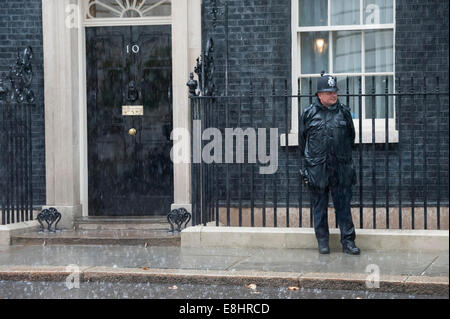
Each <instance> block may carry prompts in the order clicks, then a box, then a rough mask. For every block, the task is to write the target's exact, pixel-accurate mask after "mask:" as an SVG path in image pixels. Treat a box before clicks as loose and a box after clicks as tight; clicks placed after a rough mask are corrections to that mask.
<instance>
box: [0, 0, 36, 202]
mask: <svg viewBox="0 0 450 319" xmlns="http://www.w3.org/2000/svg"><path fill="white" fill-rule="evenodd" d="M41 1H42V0H14V1H10V0H0V8H1V9H0V76H2V77H3V76H5V75H6V74H7V72H8V70H9V65H11V64H12V63H14V62H15V59H16V56H17V51H18V50H20V52H21V53H22V52H23V49H24V48H25V47H27V46H31V47H32V48H33V62H32V66H33V74H34V79H33V85H32V89H33V91H34V94H35V95H36V105H35V107H34V109H33V112H32V116H33V119H32V121H33V124H32V134H33V135H32V138H33V158H34V160H33V192H34V194H33V196H34V204H35V205H43V204H45V136H44V70H43V50H42V9H41V4H42V2H41Z"/></svg>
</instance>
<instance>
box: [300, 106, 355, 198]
mask: <svg viewBox="0 0 450 319" xmlns="http://www.w3.org/2000/svg"><path fill="white" fill-rule="evenodd" d="M354 143H355V127H354V125H353V120H352V116H351V113H350V109H349V108H348V107H347V106H345V105H344V104H341V103H340V102H339V100H338V102H337V103H336V104H335V105H332V106H330V107H325V106H323V105H322V104H321V103H320V101H319V99H317V100H316V102H315V103H313V104H312V105H310V106H309V107H307V108H306V109H305V110H304V112H303V114H302V116H301V119H300V123H299V144H300V154H301V156H302V168H301V172H304V175H305V177H306V178H307V180H308V183H309V186H310V187H311V188H312V189H313V190H314V189H318V190H323V189H325V188H326V187H327V186H329V185H330V184H333V185H340V186H350V185H353V184H355V183H356V172H355V169H354V167H353V160H352V149H353V148H354Z"/></svg>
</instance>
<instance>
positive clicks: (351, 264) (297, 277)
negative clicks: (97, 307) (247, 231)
mask: <svg viewBox="0 0 450 319" xmlns="http://www.w3.org/2000/svg"><path fill="white" fill-rule="evenodd" d="M69 265H76V266H77V267H79V268H80V288H79V289H72V290H70V289H68V288H67V287H66V285H65V282H64V281H65V280H66V279H67V278H68V276H69V275H70V274H71V272H72V271H73V270H68V269H67V266H69ZM374 269H376V270H377V271H378V274H379V275H380V278H381V279H380V283H381V289H366V288H367V278H368V276H369V275H370V274H372V272H373V271H374ZM448 276H449V255H448V252H446V253H443V252H436V253H433V252H422V253H417V252H405V251H385V252H381V251H363V252H362V254H361V255H360V256H351V255H346V254H343V253H342V252H340V251H332V252H331V254H329V255H320V254H319V253H318V252H317V251H316V250H315V249H262V248H253V249H242V248H187V247H183V248H182V247H177V246H149V247H145V246H136V245H133V246H122V245H72V246H70V245H40V246H28V245H25V246H8V247H4V246H3V247H0V298H82V299H83V298H139V299H142V298H156V299H157V298H174V299H177V298H187V299H189V298H227V299H228V298H245V299H247V298H257V299H260V298H284V299H289V298H308V299H312V298H338V299H340V298H345V299H355V298H361V299H378V298H381V299H389V298H393V299H398V298H401V299H409V298H441V296H445V297H444V298H448ZM2 280H3V281H2ZM249 283H255V284H257V285H258V289H257V290H249V289H248V288H246V287H245V285H246V284H249ZM171 285H177V286H178V289H169V287H170V286H171ZM289 286H298V287H299V289H298V290H296V291H290V290H288V289H287V288H288V287H289ZM377 288H379V287H377ZM432 295H433V296H432Z"/></svg>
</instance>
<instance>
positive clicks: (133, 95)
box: [127, 81, 139, 102]
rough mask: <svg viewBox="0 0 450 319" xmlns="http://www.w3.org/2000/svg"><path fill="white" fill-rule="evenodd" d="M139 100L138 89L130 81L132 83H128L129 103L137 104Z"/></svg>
mask: <svg viewBox="0 0 450 319" xmlns="http://www.w3.org/2000/svg"><path fill="white" fill-rule="evenodd" d="M137 99H139V91H138V90H137V88H136V83H135V82H134V81H130V83H128V90H127V100H128V101H129V102H135V101H136V100H137Z"/></svg>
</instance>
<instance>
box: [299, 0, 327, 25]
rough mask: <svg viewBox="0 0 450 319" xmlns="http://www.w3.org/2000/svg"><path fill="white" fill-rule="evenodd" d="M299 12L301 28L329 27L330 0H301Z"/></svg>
mask: <svg viewBox="0 0 450 319" xmlns="http://www.w3.org/2000/svg"><path fill="white" fill-rule="evenodd" d="M298 11H299V12H298V25H299V26H300V27H311V26H323V25H328V0H299V1H298Z"/></svg>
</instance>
